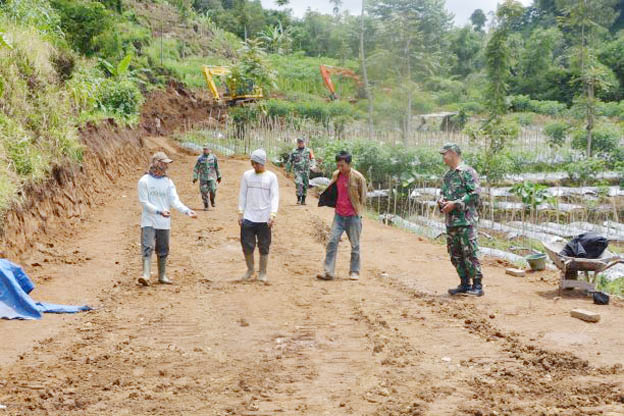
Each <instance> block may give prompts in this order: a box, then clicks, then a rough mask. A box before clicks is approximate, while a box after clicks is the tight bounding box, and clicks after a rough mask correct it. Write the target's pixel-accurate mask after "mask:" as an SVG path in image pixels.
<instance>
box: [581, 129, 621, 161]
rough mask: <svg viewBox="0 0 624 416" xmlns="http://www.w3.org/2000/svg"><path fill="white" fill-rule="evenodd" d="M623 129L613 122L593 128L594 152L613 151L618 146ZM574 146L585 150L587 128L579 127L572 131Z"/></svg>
mask: <svg viewBox="0 0 624 416" xmlns="http://www.w3.org/2000/svg"><path fill="white" fill-rule="evenodd" d="M621 137H622V131H621V130H620V128H618V127H617V126H614V125H613V124H603V125H599V126H598V127H596V128H594V129H593V130H592V153H594V152H598V153H603V154H608V153H612V152H613V151H615V149H616V148H617V146H618V142H619V141H620V138H621ZM572 147H573V148H575V149H580V150H585V149H586V148H587V130H585V129H582V128H579V129H576V130H575V131H574V132H573V133H572Z"/></svg>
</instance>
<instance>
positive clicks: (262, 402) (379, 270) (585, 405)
mask: <svg viewBox="0 0 624 416" xmlns="http://www.w3.org/2000/svg"><path fill="white" fill-rule="evenodd" d="M150 141H151V143H152V147H153V148H156V147H158V148H164V150H165V151H167V152H168V153H170V154H172V155H173V156H174V159H176V162H175V163H174V164H173V166H172V168H171V171H170V175H171V177H172V178H173V179H174V181H175V183H176V184H177V187H178V192H179V194H180V196H181V199H182V200H183V201H184V202H186V203H188V204H189V205H191V207H193V208H195V209H198V208H199V207H200V205H201V201H200V198H199V194H198V190H197V186H196V185H193V184H191V181H190V178H191V170H192V166H193V163H194V161H195V157H194V156H190V155H187V154H184V153H180V152H176V149H175V148H174V147H173V144H171V143H169V142H166V141H165V140H164V139H150ZM220 165H221V169H222V173H223V176H224V181H223V183H222V184H221V186H220V188H219V192H218V196H217V204H218V205H217V208H216V209H214V210H211V211H209V212H203V211H201V212H200V213H199V219H197V220H191V219H190V218H187V217H182V216H181V215H179V214H177V213H176V214H174V218H173V232H172V242H171V244H172V252H171V255H170V269H171V277H172V278H173V279H174V280H175V281H176V283H177V284H176V285H175V286H159V285H155V286H151V287H149V288H141V287H138V286H137V285H136V284H135V281H136V277H137V276H138V275H139V273H140V269H139V268H140V258H139V244H138V242H139V239H138V237H139V228H138V220H139V213H140V210H139V205H138V202H137V201H136V191H135V186H136V181H137V180H138V177H139V176H140V174H141V170H142V167H137V174H136V176H135V177H127V178H123V179H122V180H121V181H120V184H119V192H118V193H117V194H116V195H112V196H111V198H110V200H109V202H108V203H107V204H106V205H104V206H101V207H99V208H97V209H95V210H93V211H92V212H91V214H90V217H89V218H87V219H86V221H85V222H84V223H83V224H82V225H81V226H80V227H78V228H77V229H75V230H71V233H72V237H71V238H70V239H67V240H65V241H58V240H55V238H54V236H50V238H49V241H42V242H41V244H40V246H39V248H38V250H37V251H36V252H33V253H31V254H30V255H29V257H28V258H25V259H22V260H23V263H24V265H25V267H26V269H27V271H28V272H29V273H30V274H31V275H32V276H34V277H35V280H36V282H37V283H38V288H37V289H36V290H35V292H34V294H35V297H36V298H37V299H42V300H46V301H50V302H56V303H62V302H65V303H85V302H86V303H89V304H91V305H92V306H95V307H96V308H97V309H96V310H95V311H93V312H90V313H85V314H79V315H64V316H54V315H46V316H45V318H44V319H43V320H41V321H37V322H17V321H0V331H1V332H0V333H1V334H2V342H1V343H0V404H2V405H5V406H7V409H5V410H0V416H1V415H2V414H7V415H48V414H49V415H172V414H173V415H280V414H283V415H332V416H333V415H490V414H491V415H494V414H496V415H503V414H513V415H540V414H544V415H555V414H557V415H592V414H596V415H598V414H607V415H608V414H610V415H622V414H624V389H623V387H624V370H623V369H622V363H623V362H624V355H623V354H622V351H623V350H624V319H622V318H623V317H624V309H623V308H622V305H621V304H620V303H615V304H614V305H611V306H607V307H600V308H598V307H596V306H594V305H592V304H591V303H590V300H589V299H586V298H584V297H568V296H564V297H562V298H560V297H558V296H557V291H556V289H555V285H554V283H553V279H554V276H553V274H552V272H550V274H549V273H545V274H540V275H532V276H531V277H529V278H514V277H510V276H507V275H505V274H504V269H503V268H502V267H501V266H500V265H497V264H495V263H488V264H487V265H486V267H485V275H486V277H485V283H486V287H485V291H486V296H485V297H483V298H480V299H471V298H460V299H455V298H453V299H451V298H449V297H448V296H447V295H446V288H448V287H450V286H453V285H456V284H457V278H456V277H455V273H454V271H453V270H452V268H451V265H450V262H449V261H448V257H447V254H446V251H445V248H444V247H442V246H439V245H437V244H434V243H431V242H428V241H424V240H423V239H422V238H419V237H417V236H414V235H411V234H408V233H405V232H402V231H400V230H396V229H393V228H389V227H386V226H383V225H381V224H378V223H375V222H373V221H369V220H366V221H365V223H364V231H363V240H362V247H363V269H364V270H363V276H362V279H361V280H360V281H359V282H352V281H348V280H344V279H339V280H337V281H333V282H322V281H317V280H316V279H314V276H315V274H316V273H317V272H318V271H320V267H321V261H322V258H323V254H324V245H323V242H324V238H325V237H326V232H327V230H328V227H329V224H330V223H331V218H332V215H333V213H332V211H331V210H330V209H321V208H317V207H315V201H314V200H313V199H311V200H310V205H308V206H306V207H300V206H296V205H295V204H294V199H295V198H294V187H293V184H292V183H290V182H289V181H288V180H287V179H286V178H284V177H283V176H282V175H280V176H279V178H280V183H281V204H282V205H281V207H280V214H279V216H278V222H277V225H276V229H275V232H274V236H273V241H274V242H273V246H272V254H271V258H270V264H269V271H270V274H269V276H270V281H271V285H270V286H264V285H261V284H259V283H257V282H250V283H241V282H240V281H238V278H239V276H240V275H241V274H242V272H243V271H244V264H243V261H242V254H241V249H240V245H239V241H238V232H239V229H238V225H237V224H236V212H235V207H236V204H237V196H238V195H237V194H238V184H239V178H240V175H241V174H242V172H243V171H244V170H245V169H247V168H248V167H249V164H248V162H247V161H242V160H236V159H226V160H222V161H221V162H220ZM347 262H348V241H344V242H343V243H342V244H341V248H340V251H339V262H338V271H339V274H341V275H342V276H345V275H346V272H347ZM574 307H584V308H587V309H590V310H596V311H599V312H600V313H601V315H602V320H601V321H600V323H598V324H589V323H585V322H582V321H579V320H576V319H573V318H571V317H570V316H569V311H570V309H572V308H574Z"/></svg>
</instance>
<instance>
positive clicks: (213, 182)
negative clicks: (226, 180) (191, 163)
mask: <svg viewBox="0 0 624 416" xmlns="http://www.w3.org/2000/svg"><path fill="white" fill-rule="evenodd" d="M198 179H199V192H200V193H201V197H202V200H203V201H204V211H208V203H209V202H210V203H211V204H212V207H213V208H214V207H215V206H216V205H215V196H216V194H217V182H218V183H221V173H220V172H219V162H218V160H217V157H216V156H215V155H214V154H213V153H212V151H211V149H210V146H208V145H206V146H204V152H203V153H202V155H201V156H199V158H198V159H197V163H195V168H194V169H193V183H195V182H197V180H198Z"/></svg>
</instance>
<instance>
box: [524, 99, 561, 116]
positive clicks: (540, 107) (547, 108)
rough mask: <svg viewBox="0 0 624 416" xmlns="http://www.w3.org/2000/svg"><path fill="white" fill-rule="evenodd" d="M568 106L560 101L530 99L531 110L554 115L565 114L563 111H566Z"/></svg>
mask: <svg viewBox="0 0 624 416" xmlns="http://www.w3.org/2000/svg"><path fill="white" fill-rule="evenodd" d="M567 108H568V106H566V105H565V104H564V103H560V102H558V101H537V100H531V101H529V111H533V112H534V113H537V114H544V115H548V116H553V117H554V116H559V115H561V114H563V112H564V111H566V110H567Z"/></svg>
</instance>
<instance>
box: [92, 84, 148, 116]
mask: <svg viewBox="0 0 624 416" xmlns="http://www.w3.org/2000/svg"><path fill="white" fill-rule="evenodd" d="M97 97H98V98H97V103H98V107H99V109H100V110H102V111H104V112H106V113H112V114H114V115H118V116H120V117H122V118H124V119H130V118H132V117H135V116H137V115H138V114H139V111H140V107H141V104H142V102H143V96H142V95H141V91H140V90H139V88H138V87H137V86H136V84H134V83H133V82H131V81H129V80H119V79H107V80H105V81H104V82H102V83H101V84H100V87H99V91H98V95H97Z"/></svg>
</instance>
